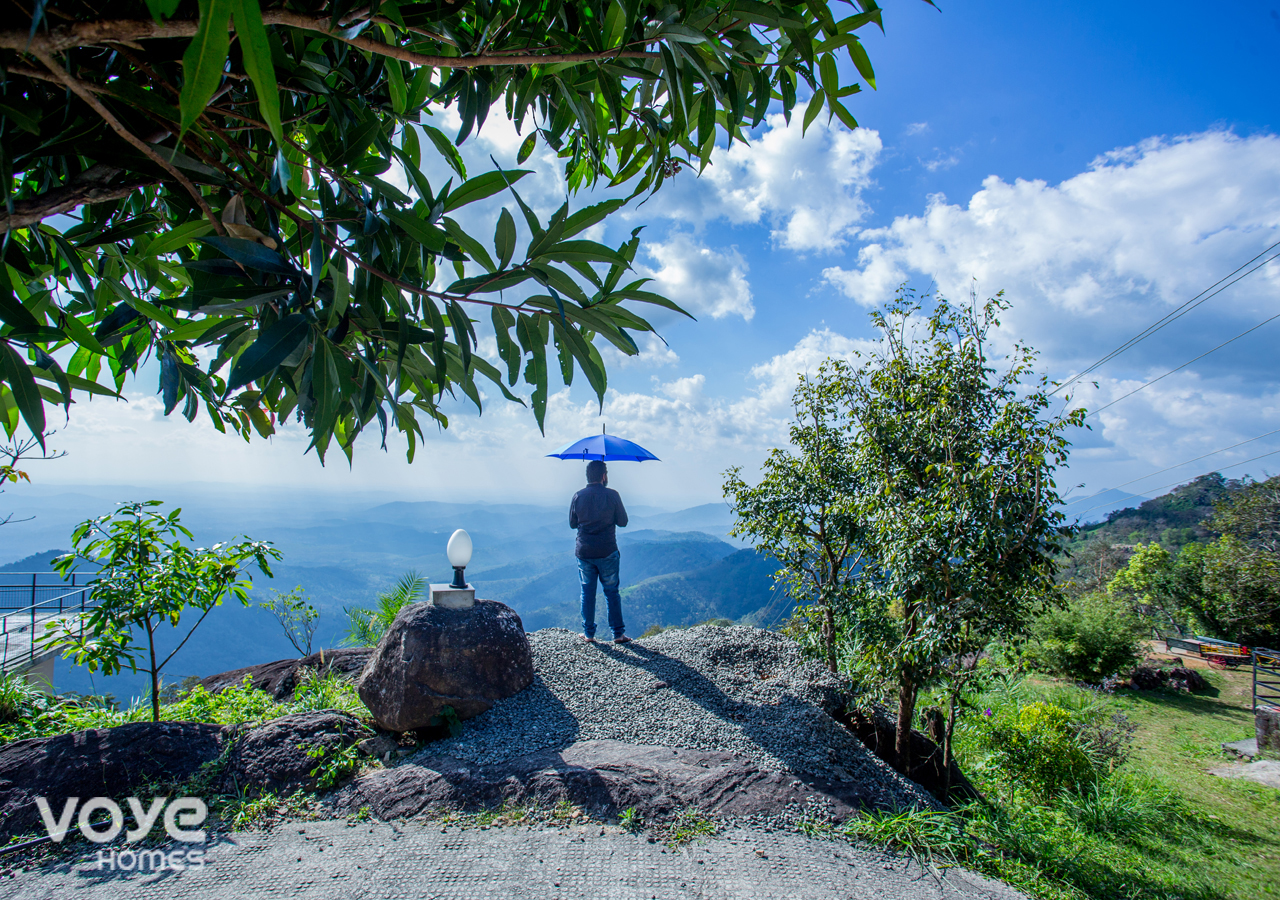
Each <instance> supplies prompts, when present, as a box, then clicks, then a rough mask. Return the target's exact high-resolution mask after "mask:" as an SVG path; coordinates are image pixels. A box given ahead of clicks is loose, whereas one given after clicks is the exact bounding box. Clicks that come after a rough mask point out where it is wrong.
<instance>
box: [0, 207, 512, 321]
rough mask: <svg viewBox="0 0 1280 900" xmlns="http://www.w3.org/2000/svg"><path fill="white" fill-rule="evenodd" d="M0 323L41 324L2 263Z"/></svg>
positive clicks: (0, 263) (0, 275)
mask: <svg viewBox="0 0 1280 900" xmlns="http://www.w3.org/2000/svg"><path fill="white" fill-rule="evenodd" d="M508 218H510V216H508ZM0 322H4V323H5V324H6V325H8V326H9V327H11V328H12V329H13V330H14V332H15V334H35V333H36V332H37V331H39V330H40V323H39V322H38V321H36V317H35V316H33V315H32V314H31V310H29V309H27V308H26V307H25V306H23V305H22V303H21V302H20V301H19V300H18V298H17V296H15V295H14V293H13V285H12V284H10V283H9V267H8V266H6V265H5V264H4V263H3V262H0Z"/></svg>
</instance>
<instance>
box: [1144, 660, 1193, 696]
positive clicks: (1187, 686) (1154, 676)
mask: <svg viewBox="0 0 1280 900" xmlns="http://www.w3.org/2000/svg"><path fill="white" fill-rule="evenodd" d="M1129 685H1130V686H1131V687H1133V688H1136V689H1138V690H1140V691H1158V690H1161V689H1164V690H1170V691H1180V692H1182V693H1184V694H1189V693H1191V692H1192V691H1203V690H1205V689H1206V688H1207V687H1209V682H1207V681H1205V680H1204V676H1203V675H1201V674H1200V673H1199V672H1197V671H1196V670H1195V669H1188V668H1186V667H1184V666H1174V667H1173V668H1172V669H1158V668H1154V667H1152V666H1138V667H1137V668H1136V669H1134V670H1133V674H1132V675H1131V676H1129Z"/></svg>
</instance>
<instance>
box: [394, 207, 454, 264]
mask: <svg viewBox="0 0 1280 900" xmlns="http://www.w3.org/2000/svg"><path fill="white" fill-rule="evenodd" d="M386 213H387V218H389V219H390V220H391V221H393V222H395V223H396V224H397V225H399V226H400V227H401V228H403V229H404V230H405V233H406V234H408V235H409V237H411V238H413V239H414V240H415V241H417V242H418V243H419V244H422V245H423V246H425V247H428V248H430V249H431V250H434V251H435V252H436V253H441V252H443V251H444V245H445V233H444V232H443V231H441V230H440V229H439V228H437V227H436V226H434V225H430V224H428V223H427V222H424V221H422V220H421V219H419V218H418V217H417V216H415V215H414V214H413V213H411V212H405V211H404V210H400V209H392V208H390V207H388V208H387V210H386Z"/></svg>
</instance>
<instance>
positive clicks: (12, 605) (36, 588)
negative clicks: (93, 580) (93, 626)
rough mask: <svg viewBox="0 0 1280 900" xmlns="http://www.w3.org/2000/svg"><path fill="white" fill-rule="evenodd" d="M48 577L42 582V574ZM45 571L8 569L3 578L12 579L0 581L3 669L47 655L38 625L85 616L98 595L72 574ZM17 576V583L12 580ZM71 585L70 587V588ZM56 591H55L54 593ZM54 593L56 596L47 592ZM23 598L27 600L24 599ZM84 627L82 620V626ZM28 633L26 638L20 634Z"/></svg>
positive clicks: (0, 660) (1, 667)
mask: <svg viewBox="0 0 1280 900" xmlns="http://www.w3.org/2000/svg"><path fill="white" fill-rule="evenodd" d="M42 577H43V578H44V579H46V580H45V581H44V582H43V583H41V578H42ZM55 577H56V576H51V575H50V574H49V573H43V572H15V573H11V572H6V573H4V574H3V575H0V578H3V579H5V580H6V581H10V582H11V583H8V584H4V583H0V638H3V641H2V643H3V651H0V654H2V655H0V671H5V672H7V671H9V670H10V669H11V668H14V667H15V666H19V665H22V664H24V663H28V664H34V663H35V662H36V660H37V659H38V658H42V657H44V656H46V655H47V653H46V652H44V651H42V649H41V648H40V646H39V645H38V640H37V630H36V626H37V625H39V624H43V623H47V622H50V621H52V620H53V619H56V618H59V617H60V616H67V615H79V616H83V614H84V613H85V611H86V610H88V609H89V608H90V607H92V606H93V604H94V601H95V599H96V598H95V597H94V596H93V593H92V591H91V589H90V588H89V587H88V586H87V585H85V584H83V583H81V584H80V585H78V586H77V584H76V581H77V578H80V579H83V578H84V576H76V575H72V576H71V579H70V581H67V580H65V579H62V578H57V580H56V581H55V580H53V579H54V578H55ZM14 579H17V581H16V583H13V580H14ZM68 587H70V588H71V590H69V591H68V590H67V588H68ZM55 592H56V593H55ZM49 594H53V596H48V595H49ZM21 601H26V602H25V603H22V602H21ZM81 627H83V623H82V626H81ZM19 635H25V636H26V637H25V639H20V638H18V636H19Z"/></svg>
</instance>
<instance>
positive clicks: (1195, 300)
mask: <svg viewBox="0 0 1280 900" xmlns="http://www.w3.org/2000/svg"><path fill="white" fill-rule="evenodd" d="M1277 247H1280V241H1276V242H1275V243H1274V244H1272V245H1271V246H1270V247H1267V248H1266V249H1265V250H1263V251H1262V252H1261V253H1259V254H1258V255H1257V256H1255V257H1253V259H1250V260H1249V261H1248V262H1245V263H1242V264H1241V265H1239V266H1237V267H1236V268H1235V269H1234V270H1233V271H1231V272H1228V273H1227V274H1226V275H1224V276H1222V277H1221V278H1219V279H1218V280H1217V281H1215V282H1214V283H1213V284H1211V285H1209V286H1208V287H1207V288H1205V289H1204V290H1203V291H1201V292H1200V293H1198V294H1196V295H1195V296H1194V297H1192V298H1191V299H1190V300H1188V301H1187V302H1186V303H1183V304H1182V305H1181V306H1179V307H1178V308H1177V309H1175V310H1173V311H1171V312H1169V313H1168V314H1166V315H1165V316H1163V317H1162V318H1160V319H1158V320H1157V321H1155V322H1153V323H1152V324H1151V325H1148V326H1147V327H1146V328H1145V329H1143V330H1142V331H1141V332H1139V333H1138V334H1136V335H1134V336H1133V337H1131V338H1129V340H1127V341H1125V342H1124V343H1123V344H1121V345H1120V346H1119V347H1117V348H1116V349H1114V350H1112V351H1111V352H1110V353H1108V354H1107V355H1105V356H1103V357H1102V358H1101V359H1099V360H1098V361H1097V362H1095V363H1094V364H1093V365H1091V366H1089V367H1088V368H1086V369H1084V370H1083V371H1082V372H1079V373H1078V374H1076V375H1073V376H1071V377H1070V378H1068V379H1067V380H1066V381H1064V382H1062V384H1060V385H1058V386H1057V387H1055V388H1054V389H1053V390H1052V391H1050V392H1049V396H1053V395H1054V394H1056V393H1058V391H1060V390H1062V389H1063V388H1065V387H1067V386H1068V385H1070V384H1073V383H1075V382H1077V381H1079V380H1080V379H1081V378H1084V377H1085V376H1086V375H1088V374H1089V373H1090V372H1093V371H1096V370H1097V369H1098V368H1099V367H1101V366H1104V365H1106V364H1107V363H1109V362H1110V361H1111V360H1113V359H1115V358H1116V357H1117V356H1119V355H1120V354H1121V353H1124V352H1125V351H1126V350H1128V349H1129V348H1130V347H1133V346H1134V345H1135V344H1137V343H1139V342H1141V341H1144V340H1146V339H1147V338H1149V337H1151V335H1153V334H1155V333H1156V332H1157V331H1159V330H1160V329H1162V328H1164V327H1165V326H1166V325H1169V324H1171V323H1172V322H1174V321H1176V320H1178V319H1180V318H1182V317H1183V316H1184V315H1186V314H1187V313H1189V312H1191V310H1193V309H1195V308H1196V307H1197V306H1199V305H1200V304H1202V303H1204V302H1205V301H1207V300H1210V299H1212V298H1213V297H1216V296H1217V295H1218V294H1220V293H1222V292H1223V291H1225V290H1226V289H1227V288H1229V287H1231V286H1232V285H1233V284H1235V283H1236V282H1238V281H1240V280H1241V279H1243V278H1247V277H1248V276H1250V275H1252V274H1253V273H1254V272H1256V271H1258V269H1261V268H1262V267H1263V266H1265V265H1267V263H1269V262H1271V261H1272V260H1274V259H1276V258H1277V257H1280V253H1276V254H1274V255H1273V256H1271V257H1269V258H1267V259H1265V260H1263V261H1262V262H1261V263H1258V265H1256V266H1254V267H1253V268H1252V269H1249V271H1247V272H1245V273H1243V274H1241V275H1239V276H1238V277H1233V276H1236V273H1238V272H1240V270H1241V269H1244V268H1246V267H1248V266H1251V265H1253V263H1255V262H1257V261H1258V260H1259V259H1261V258H1262V257H1263V256H1265V255H1266V254H1268V253H1270V252H1271V251H1272V250H1275V249H1276V248H1277ZM1228 279H1231V280H1230V281H1228ZM1224 282H1226V283H1225V284H1224Z"/></svg>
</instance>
